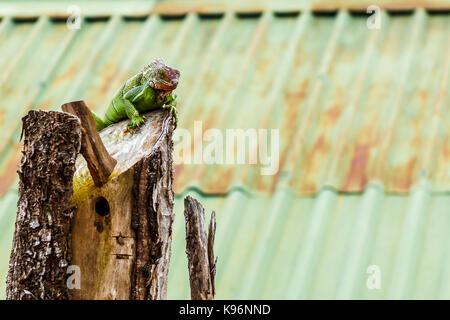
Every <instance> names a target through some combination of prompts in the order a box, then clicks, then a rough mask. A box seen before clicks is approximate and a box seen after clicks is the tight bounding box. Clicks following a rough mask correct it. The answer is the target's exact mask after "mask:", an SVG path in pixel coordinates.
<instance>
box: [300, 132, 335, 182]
mask: <svg viewBox="0 0 450 320" xmlns="http://www.w3.org/2000/svg"><path fill="white" fill-rule="evenodd" d="M328 146H329V143H328V142H327V140H326V139H325V134H324V133H322V134H321V135H320V137H319V139H317V141H316V143H315V144H314V146H313V147H312V149H311V151H310V152H309V154H308V155H307V156H306V161H307V163H306V165H305V166H304V168H305V169H304V175H303V177H302V179H301V180H302V185H308V184H314V185H315V187H314V188H316V189H317V185H316V183H315V182H313V181H316V180H317V179H316V178H317V175H318V171H319V170H320V169H321V164H322V162H323V161H321V160H323V159H324V158H325V157H324V156H323V154H325V153H326V151H327V150H328V149H329V148H328ZM299 156H301V155H299ZM302 189H305V187H304V186H303V187H302Z"/></svg>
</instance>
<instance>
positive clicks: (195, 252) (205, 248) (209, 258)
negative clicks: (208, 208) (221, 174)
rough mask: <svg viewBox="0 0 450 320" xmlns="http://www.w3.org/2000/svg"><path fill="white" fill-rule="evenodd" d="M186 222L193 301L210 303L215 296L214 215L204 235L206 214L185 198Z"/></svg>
mask: <svg viewBox="0 0 450 320" xmlns="http://www.w3.org/2000/svg"><path fill="white" fill-rule="evenodd" d="M184 217H185V221H186V254H187V257H188V266H189V280H190V286H191V299H192V300H213V299H214V296H215V294H216V293H215V283H214V281H215V279H214V278H215V274H216V262H217V259H216V260H214V238H215V233H216V215H215V212H214V211H213V212H212V214H211V221H210V224H209V232H208V235H207V234H206V226H205V210H204V209H203V207H202V205H201V204H200V203H199V202H198V201H197V200H195V199H194V198H192V197H191V196H187V197H186V198H185V199H184Z"/></svg>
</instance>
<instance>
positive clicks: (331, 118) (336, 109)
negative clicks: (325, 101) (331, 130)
mask: <svg viewBox="0 0 450 320" xmlns="http://www.w3.org/2000/svg"><path fill="white" fill-rule="evenodd" d="M341 113H342V105H340V104H335V105H333V107H331V108H330V109H329V110H327V111H326V112H325V117H326V122H328V123H335V122H336V121H337V119H339V116H340V115H341Z"/></svg>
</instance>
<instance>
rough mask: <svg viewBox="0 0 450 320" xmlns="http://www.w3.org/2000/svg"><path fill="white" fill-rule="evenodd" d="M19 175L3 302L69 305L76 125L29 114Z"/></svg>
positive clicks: (73, 120)
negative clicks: (42, 301)
mask: <svg viewBox="0 0 450 320" xmlns="http://www.w3.org/2000/svg"><path fill="white" fill-rule="evenodd" d="M22 121H23V128H22V133H23V134H24V136H25V140H24V150H23V157H22V162H21V164H20V170H19V171H18V174H19V178H20V181H19V201H18V212H17V218H16V229H15V232H14V239H13V248H12V251H11V258H10V263H9V271H8V279H7V289H6V297H7V299H14V300H17V299H20V300H28V299H69V298H70V296H71V293H70V290H69V289H68V288H67V286H66V270H67V267H68V265H69V263H70V259H71V257H70V242H69V241H68V240H69V238H68V235H69V234H70V226H71V223H72V219H73V213H74V209H73V208H72V206H71V200H72V199H71V198H72V178H73V174H74V171H75V160H76V157H77V155H78V152H79V150H80V146H81V125H80V121H79V120H78V118H77V117H75V116H73V115H70V114H68V113H65V112H56V111H30V112H29V113H28V115H27V116H25V117H24V118H23V119H22Z"/></svg>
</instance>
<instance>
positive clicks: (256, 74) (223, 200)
mask: <svg viewBox="0 0 450 320" xmlns="http://www.w3.org/2000/svg"><path fill="white" fill-rule="evenodd" d="M372 2H374V3H372ZM417 3H418V2H417V1H409V0H398V1H388V0H379V1H365V0H360V1H357V0H339V1H332V0H314V1H294V0H289V1H287V0H286V1H284V0H282V1H257V0H239V1H234V0H233V1H225V0H223V1H206V0H198V1H196V0H192V1H191V0H184V1H182V0H173V1H171V0H168V1H100V0H93V1H82V0H80V1H77V0H73V1H3V0H0V19H1V20H0V298H4V297H5V276H6V273H7V269H8V262H9V253H10V249H11V240H12V235H13V231H14V222H15V214H16V209H17V208H16V202H17V199H18V192H17V182H18V178H17V174H16V170H17V166H18V163H19V161H20V157H21V153H20V149H21V145H20V143H19V136H20V130H21V117H22V116H24V115H25V114H26V113H27V112H28V111H29V110H31V109H34V108H42V109H53V110H60V105H61V104H62V103H65V102H68V101H71V100H80V99H83V100H85V101H86V103H87V104H88V106H90V107H91V108H93V109H95V110H96V111H98V112H102V111H104V110H105V109H106V106H107V105H108V103H109V100H110V99H111V97H112V95H113V94H114V91H115V90H116V89H117V88H118V87H119V86H120V85H121V83H122V82H123V81H125V80H126V79H127V78H128V77H129V76H131V75H133V74H135V73H137V72H138V71H140V70H141V69H142V67H143V66H144V65H146V64H147V63H149V62H150V61H151V60H153V59H154V58H159V57H161V58H164V59H165V61H166V62H167V64H168V65H170V66H173V67H176V68H177V69H179V70H180V71H181V78H180V85H179V87H178V88H177V90H176V93H177V94H178V101H179V103H178V110H179V115H180V122H179V128H185V129H188V130H190V131H191V132H192V130H193V123H194V121H195V120H201V121H203V130H206V129H208V128H217V129H220V130H223V132H225V130H226V129H232V128H242V129H248V128H255V129H258V128H261V129H279V134H280V145H279V156H280V168H279V171H278V172H277V174H275V175H271V176H262V175H260V170H259V169H260V167H259V166H257V165H240V164H235V165H219V164H215V165H207V164H198V165H193V164H177V165H176V166H175V192H176V199H175V214H176V218H175V222H174V230H173V247H172V248H173V252H172V258H171V265H170V272H169V287H168V298H169V299H175V298H176V299H185V298H189V297H190V293H189V279H188V269H187V259H186V254H185V252H184V248H185V240H184V237H185V231H184V217H183V198H184V197H185V196H186V195H187V194H190V195H192V196H193V197H195V198H197V199H198V200H199V201H200V202H201V203H202V204H203V205H204V206H205V208H206V210H207V212H208V216H209V213H210V212H211V210H215V211H216V213H217V236H216V255H217V256H218V266H217V276H216V291H217V298H219V299H241V298H243V299H342V298H349V299H405V298H413V299H431V298H434V299H449V298H450V193H449V191H450V114H449V112H450V110H449V107H450V97H449V91H450V84H449V75H450V37H449V34H450V0H434V1H432V0H429V1H428V0H423V1H420V5H421V7H420V8H419V7H417ZM373 4H375V5H377V6H378V7H379V8H380V9H381V11H380V12H378V13H377V12H373V13H370V14H367V13H366V9H367V8H368V7H369V6H371V5H373ZM73 5H76V6H77V7H78V8H79V9H80V11H79V13H80V14H81V20H80V23H81V24H80V28H79V29H73V28H71V27H68V24H67V19H68V16H69V15H71V14H72V13H74V12H75V13H76V10H77V9H76V8H75V11H73V10H74V8H73V7H71V6H73ZM69 8H71V9H69ZM68 10H71V11H69V12H70V13H68ZM373 14H377V19H378V18H379V20H377V21H378V22H379V24H378V25H377V24H376V23H374V20H372V19H374V16H373ZM369 16H371V18H369ZM72 22H73V21H72ZM70 25H72V26H73V23H70ZM269 148H270V146H269ZM372 265H375V266H376V268H378V270H379V271H380V272H381V278H380V280H381V287H380V288H378V289H373V288H372V289H371V288H370V286H369V287H368V286H367V285H366V282H367V280H368V278H369V277H370V276H371V274H372V273H371V271H370V270H372V269H370V268H369V273H367V271H368V267H369V266H372Z"/></svg>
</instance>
